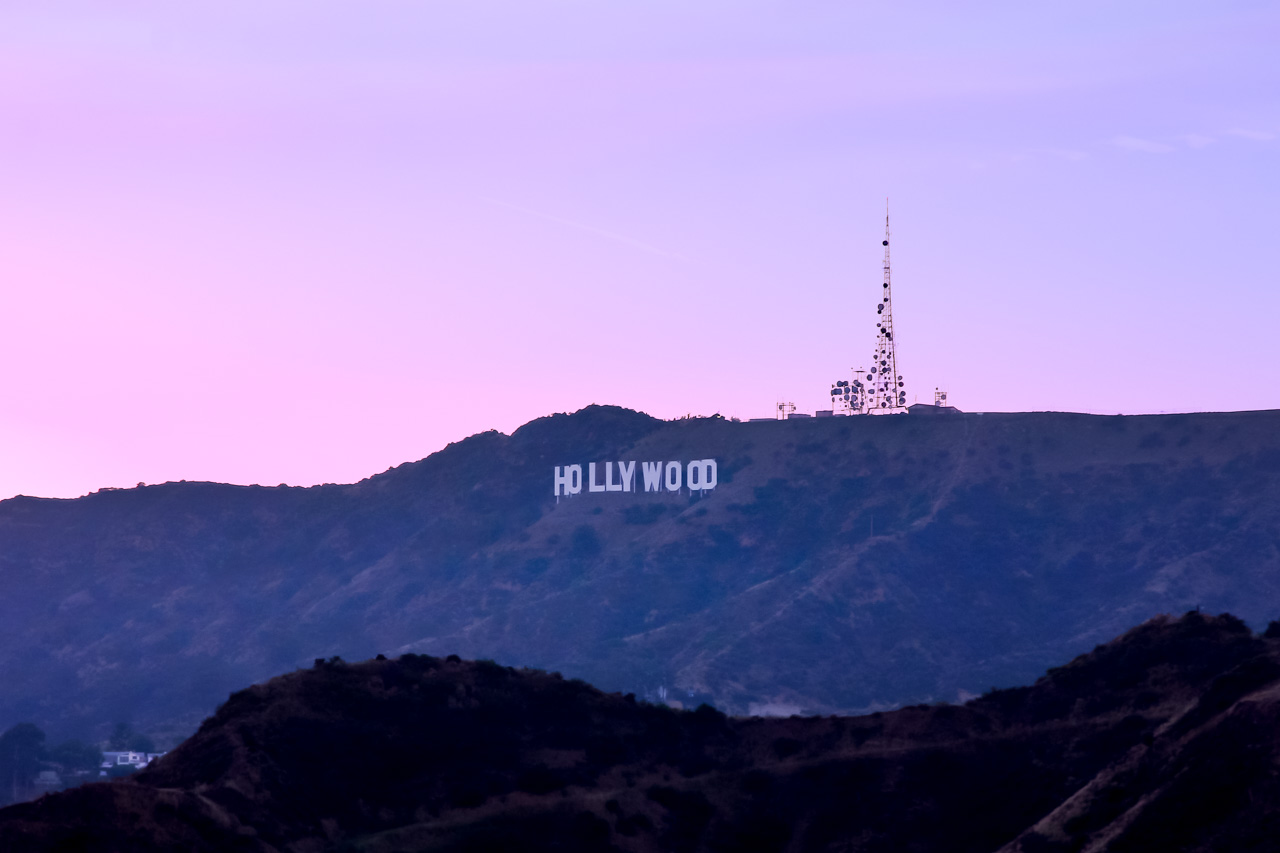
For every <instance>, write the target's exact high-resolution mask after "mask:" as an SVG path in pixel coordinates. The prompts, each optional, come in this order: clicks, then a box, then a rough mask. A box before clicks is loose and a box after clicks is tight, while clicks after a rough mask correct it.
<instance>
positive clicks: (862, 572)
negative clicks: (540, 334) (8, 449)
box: [0, 406, 1280, 737]
mask: <svg viewBox="0 0 1280 853" xmlns="http://www.w3.org/2000/svg"><path fill="white" fill-rule="evenodd" d="M700 459H715V460H717V462H718V483H717V486H716V488H715V489H714V491H710V492H696V493H690V492H688V491H687V489H686V490H682V491H681V492H679V493H673V492H667V491H665V490H664V491H662V492H659V493H656V494H655V493H646V492H628V493H617V492H608V493H590V492H588V491H587V490H585V489H584V490H583V492H582V493H581V494H578V495H575V496H573V497H560V498H559V499H558V500H557V499H556V498H555V497H554V496H553V494H552V485H553V469H554V468H555V467H556V466H564V465H567V464H570V463H574V464H582V465H584V470H585V466H586V464H587V463H590V462H593V461H595V462H604V461H608V460H631V461H639V462H641V463H643V462H644V461H653V460H683V461H689V460H700ZM635 476H636V480H637V483H639V482H640V479H641V476H640V472H639V471H637V472H636V474H635ZM1277 531H1280V412H1273V411H1271V412H1243V413H1228V414H1186V415H1158V416H1129V417H1119V416H1117V417H1103V416H1090V415H1074V414H1057V413H1028V414H991V413H988V414H985V415H978V414H955V415H948V416H945V417H944V416H934V417H928V416H916V415H906V416H899V417H864V418H825V419H811V420H804V421H785V422H768V423H735V422H730V421H727V420H724V419H721V418H694V419H687V420H679V421H660V420H657V419H654V418H651V417H649V416H647V415H644V414H642V413H638V412H633V411H628V410H625V409H619V408H614V407H599V406H596V407H590V408H588V409H585V410H583V411H580V412H577V413H575V414H572V415H554V416H551V417H547V418H541V419H538V420H536V421H533V422H531V423H529V424H527V425H525V426H524V427H522V428H520V429H519V430H517V431H515V432H514V433H513V434H512V435H509V436H508V435H503V434H500V433H497V432H490V433H483V434H480V435H476V436H472V437H471V438H468V439H465V440H463V441H460V442H457V443H455V444H452V445H450V446H449V447H447V448H445V449H444V450H442V451H440V452H438V453H435V454H432V455H431V456H429V457H428V458H426V459H424V460H421V461H419V462H413V463H409V464H405V465H402V466H399V467H397V468H395V469H392V470H390V471H387V472H386V473H383V474H379V475H377V476H375V477H371V478H369V479H367V480H364V481H362V482H360V483H356V484H352V485H340V486H321V487H315V488H287V487H258V486H248V487H243V486H227V485H219V484H212V483H167V484H163V485H155V486H146V487H141V488H136V489H128V490H118V491H104V492H99V493H95V494H92V495H88V496H86V497H83V498H79V499H76V500H45V499H35V498H15V499H12V500H8V501H4V502H0V577H3V578H4V583H5V594H4V596H3V597H0V675H2V676H3V678H4V683H5V684H6V685H8V689H6V691H4V693H3V695H2V696H0V724H4V725H8V724H12V723H13V722H17V721H19V720H32V721H35V722H37V723H39V724H40V725H41V726H42V727H44V728H45V729H46V730H47V731H49V732H50V733H51V735H53V736H55V737H58V736H83V732H84V731H85V728H86V727H89V726H94V725H99V726H100V725H109V724H110V723H111V722H114V721H119V720H127V721H131V722H132V723H133V724H134V726H135V728H137V729H140V730H144V731H150V732H152V733H159V734H163V733H164V731H170V732H173V733H175V734H184V735H185V734H186V733H189V732H190V731H191V730H193V729H194V728H195V725H196V724H197V723H198V721H199V720H200V719H201V718H202V717H204V716H205V715H206V714H208V713H209V711H210V710H211V709H212V708H213V707H215V706H216V705H217V704H218V702H220V701H222V700H223V699H225V697H226V696H227V694H228V693H229V692H230V691H231V690H233V689H235V688H236V687H238V686H240V685H243V684H246V683H251V682H254V681H258V680H261V679H264V678H267V677H269V676H270V675H272V674H273V673H277V672H282V671H287V670H290V669H294V668H297V667H307V666H310V664H311V661H312V660H313V659H314V658H316V657H325V658H328V657H330V656H333V655H341V656H343V657H345V658H348V659H359V658H366V657H371V656H373V655H374V654H375V653H378V652H385V653H387V654H389V655H399V654H402V653H404V652H416V653H427V654H432V655H437V656H439V655H446V654H450V653H457V654H460V655H462V656H464V657H468V658H495V659H500V660H503V661H504V662H507V663H510V664H514V665H519V666H532V667H538V668H543V669H551V670H559V671H562V672H564V673H565V674H566V675H567V676H570V677H580V678H584V679H587V680H589V681H591V682H592V683H595V684H599V685H601V686H602V687H604V688H606V689H610V690H622V691H624V692H634V693H637V694H639V695H641V696H642V697H643V696H645V695H646V694H647V695H650V696H652V695H654V691H656V690H657V688H658V687H659V686H664V687H666V688H667V691H668V693H667V697H668V700H669V701H670V700H673V699H678V700H679V701H681V702H682V703H685V704H698V703H700V702H702V701H709V702H712V703H713V704H714V705H715V706H717V707H718V708H720V709H722V710H725V711H729V712H733V713H751V712H755V713H764V712H774V713H782V714H789V713H792V712H797V711H803V712H806V713H836V712H839V713H853V712H859V711H869V710H875V709H878V708H890V707H895V706H898V705H902V704H909V703H918V702H932V701H938V700H947V701H959V700H962V699H963V698H965V697H967V696H971V695H976V694H979V693H982V692H984V691H985V690H987V689H988V688H989V687H991V686H1007V685H1011V684H1018V683H1026V682H1028V681H1029V680H1031V679H1032V678H1034V677H1035V676H1036V674H1037V673H1039V672H1042V671H1043V670H1044V668H1045V667H1047V666H1049V665H1051V664H1053V663H1054V662H1056V661H1060V660H1063V659H1065V658H1067V657H1070V656H1071V655H1074V654H1078V653H1080V652H1083V651H1085V650H1087V649H1088V648H1090V647H1092V646H1093V645H1095V644H1097V643H1098V642H1101V641H1103V640H1105V639H1106V638H1108V637H1112V636H1115V635H1117V634H1119V633H1120V632H1121V631H1123V630H1125V628H1126V627H1127V626H1129V625H1133V624H1136V623H1138V622H1141V621H1142V620H1144V619H1147V618H1149V617H1151V616H1153V615H1155V614H1158V613H1164V612H1184V611H1186V610H1190V609H1193V608H1196V607H1203V608H1205V609H1207V610H1211V611H1214V612H1220V611H1230V612H1233V613H1236V614H1237V615H1239V616H1240V617H1241V618H1243V619H1244V620H1246V621H1247V622H1248V623H1250V624H1253V625H1254V626H1256V627H1261V626H1262V625H1263V624H1265V623H1266V621H1267V620H1268V619H1270V618H1271V617H1272V616H1274V615H1275V614H1276V613H1277V612H1280V571H1278V570H1280V533H1278V532H1277ZM166 727H167V728H166Z"/></svg>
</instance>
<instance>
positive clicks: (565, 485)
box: [553, 459, 717, 497]
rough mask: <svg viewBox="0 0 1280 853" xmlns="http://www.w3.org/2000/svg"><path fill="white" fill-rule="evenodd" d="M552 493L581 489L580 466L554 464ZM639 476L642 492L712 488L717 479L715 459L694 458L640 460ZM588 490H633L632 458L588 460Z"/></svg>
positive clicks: (633, 467)
mask: <svg viewBox="0 0 1280 853" xmlns="http://www.w3.org/2000/svg"><path fill="white" fill-rule="evenodd" d="M554 476H555V485H554V491H553V494H554V495H555V496H556V497H560V496H561V495H576V494H578V493H579V492H581V491H582V466H581V465H563V466H561V465H557V466H555V470H554ZM640 476H641V480H642V482H643V484H644V490H645V491H646V492H661V491H664V490H665V491H668V492H678V491H680V490H681V489H688V490H689V491H691V492H701V491H704V490H706V489H714V488H715V487H716V482H717V468H716V460H714V459H695V460H694V461H692V462H641V463H640ZM586 485H587V491H588V492H635V491H638V489H637V488H636V463H635V462H588V463H587V482H586Z"/></svg>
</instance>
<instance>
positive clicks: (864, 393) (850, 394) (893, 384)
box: [831, 199, 907, 415]
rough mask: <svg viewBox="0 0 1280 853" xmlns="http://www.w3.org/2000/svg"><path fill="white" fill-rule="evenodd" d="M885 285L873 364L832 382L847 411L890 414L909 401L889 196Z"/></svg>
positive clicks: (878, 310) (840, 405)
mask: <svg viewBox="0 0 1280 853" xmlns="http://www.w3.org/2000/svg"><path fill="white" fill-rule="evenodd" d="M882 245H883V246H884V286H883V287H882V288H881V290H882V293H881V296H880V302H879V303H878V304H877V305H876V314H877V315H879V317H880V322H878V323H876V346H875V352H874V353H873V354H872V356H871V368H870V369H869V370H863V369H862V368H861V367H859V368H858V369H857V370H856V371H855V372H854V374H853V381H852V382H846V381H840V382H837V383H836V384H835V385H833V386H831V401H832V403H834V404H835V407H836V408H837V410H838V411H843V412H844V413H846V414H851V415H853V414H870V413H875V414H889V413H895V412H899V411H901V410H902V409H903V408H904V407H905V406H906V405H907V391H906V387H905V383H904V382H903V381H902V375H901V374H900V373H898V355H897V352H896V350H895V348H894V341H893V288H892V287H891V286H890V280H889V200H888V199H885V200H884V242H883V244H882Z"/></svg>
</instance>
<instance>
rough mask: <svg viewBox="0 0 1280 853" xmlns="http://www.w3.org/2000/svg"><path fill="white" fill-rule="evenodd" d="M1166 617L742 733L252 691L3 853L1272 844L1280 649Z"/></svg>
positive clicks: (294, 686)
mask: <svg viewBox="0 0 1280 853" xmlns="http://www.w3.org/2000/svg"><path fill="white" fill-rule="evenodd" d="M1271 633H1273V632H1269V635H1268V638H1260V637H1256V636H1254V635H1253V634H1251V633H1250V631H1249V630H1248V629H1247V627H1245V626H1244V625H1243V623H1241V622H1240V621H1239V620H1237V619H1235V618H1233V617H1230V616H1221V617H1213V618H1210V617H1204V616H1201V615H1200V614H1198V613H1190V614H1188V615H1187V616H1185V617H1183V618H1182V619H1179V620H1173V619H1169V618H1160V619H1156V620H1153V621H1151V622H1149V623H1147V624H1145V625H1143V626H1141V627H1139V628H1137V629H1134V630H1133V631H1131V632H1129V633H1128V634H1126V635H1125V636H1123V637H1121V638H1120V639H1118V640H1116V641H1114V642H1112V643H1108V644H1106V645H1104V646H1101V647H1099V648H1097V649H1095V650H1094V651H1092V652H1090V653H1089V654H1087V655H1084V656H1082V657H1080V658H1079V659H1077V660H1075V661H1072V662H1071V663H1070V664H1068V665H1067V666H1064V667H1061V668H1058V669H1053V670H1050V671H1049V673H1048V674H1047V675H1046V676H1044V677H1042V678H1041V679H1040V680H1038V681H1037V682H1036V683H1035V684H1034V685H1033V686H1031V687H1024V688H1018V689H1012V690H1004V691H997V692H994V693H991V694H989V695H987V696H985V697H982V698H980V699H977V700H974V701H971V702H969V703H968V704H966V705H964V706H956V705H937V706H917V707H911V708H904V709H901V710H898V711H893V712H888V713H875V714H872V715H869V716H864V717H854V718H839V717H825V718H820V717H809V718H800V717H796V718H791V719H779V718H773V719H735V718H727V717H725V716H723V715H721V714H719V713H718V712H716V711H714V710H712V709H710V708H706V707H702V708H699V709H698V710H697V711H684V712H678V711H673V710H670V709H668V708H664V707H659V706H652V705H645V704H643V703H637V702H636V701H635V699H634V697H631V696H622V695H619V694H604V693H601V692H599V691H597V690H595V689H593V688H591V687H589V686H587V685H586V684H583V683H581V682H574V681H566V680H564V679H562V678H561V677H560V676H558V675H555V674H547V673H543V672H536V671H517V670H513V669H509V668H506V667H503V666H500V665H498V664H495V663H492V662H483V661H482V662H476V663H468V662H462V661H459V660H457V659H449V660H442V659H439V658H432V657H425V656H419V655H407V656H404V657H402V658H400V659H399V660H394V661H393V660H380V661H377V660H376V661H370V662H367V663H363V664H357V665H347V664H341V663H328V664H317V665H316V666H315V667H314V668H313V669H310V670H305V671H300V672H295V673H292V674H290V675H285V676H282V677H279V678H276V679H273V680H271V681H269V682H267V683H265V684H262V685H258V686H255V687H252V688H249V689H247V690H244V691H241V692H238V693H236V694H235V695H233V696H232V697H231V698H230V699H229V700H228V701H227V702H226V703H225V704H224V705H223V706H222V707H221V708H220V709H219V710H218V712H217V713H216V714H215V715H214V716H213V717H212V718H210V719H209V720H207V721H206V722H205V723H204V725H203V726H201V728H200V730H199V732H198V733H197V734H196V735H195V736H193V737H192V738H191V739H190V740H188V741H187V742H186V743H184V744H183V745H182V746H181V747H179V748H178V749H177V750H175V751H174V752H172V753H170V754H169V755H167V756H165V757H164V758H163V759H160V760H159V761H158V762H156V764H155V765H154V766H153V767H151V768H149V769H147V770H145V771H143V772H142V773H140V774H138V775H136V776H135V777H133V778H132V779H130V780H127V781H121V782H116V783H103V784H98V785H90V786H86V787H83V788H79V789H75V790H72V791H67V792H63V793H59V794H53V795H49V796H46V797H44V798H43V799H41V800H38V801H36V802H34V803H27V804H22V805H18V806H12V807H10V808H7V809H3V810H0V839H3V841H4V849H5V851H6V853H27V851H43V850H50V849H59V850H66V849H76V850H81V851H84V853H99V852H101V853H107V851H126V850H127V851H139V853H146V852H147V851H183V853H189V851H229V850H240V851H246V853H248V851H254V853H268V851H286V850H288V851H299V853H301V851H314V852H315V853H320V851H329V850H335V851H337V850H342V851H365V853H392V852H393V851H395V852H396V853H410V851H423V852H424V853H425V851H441V852H443V851H481V850H521V851H531V853H538V851H553V850H556V851H635V853H641V851H655V853H656V851H679V853H695V851H697V853H701V851H707V853H710V851H757V853H781V851H784V850H788V851H834V850H841V851H859V853H879V851H885V853H888V851H900V850H913V851H918V853H930V851H939V853H942V851H946V853H968V851H973V853H979V851H987V852H988V853H994V851H1002V853H1056V851H1062V853H1065V851H1079V850H1091V851H1103V850H1106V851H1116V852H1117V853H1119V852H1120V851H1147V850H1161V851H1218V850H1250V849H1273V848H1274V844H1275V837H1276V836H1275V830H1276V808H1277V807H1276V803H1278V802H1280V779H1278V778H1277V775H1276V773H1275V772H1274V767H1275V766H1276V764H1277V762H1278V761H1280V738H1277V736H1276V732H1277V731H1280V728H1278V724H1280V639H1274V638H1270V634H1271Z"/></svg>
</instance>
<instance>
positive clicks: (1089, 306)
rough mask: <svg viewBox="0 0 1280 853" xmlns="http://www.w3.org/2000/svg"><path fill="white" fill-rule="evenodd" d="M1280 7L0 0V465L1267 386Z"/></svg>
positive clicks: (228, 464) (6, 468) (68, 486)
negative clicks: (629, 421)
mask: <svg viewBox="0 0 1280 853" xmlns="http://www.w3.org/2000/svg"><path fill="white" fill-rule="evenodd" d="M1277 34H1280V6H1278V5H1277V4H1275V3H1274V2H1231V0H1223V2H1217V3H1212V4H1210V3H1203V2H1196V3H1190V2H1176V0H1174V1H1173V2H1169V0H1164V2H1154V1H1153V2H1131V1H1130V0H1120V2H1115V0H1111V2H1095V0H1077V2H1071V3H1065V2H1045V3H1025V2H995V3H993V2H976V3H965V4H958V3H951V2H910V1H908V2H898V3H882V4H869V3H850V2H848V0H839V2H835V0H832V2H828V1H827V0H788V2H757V0H735V2H720V0H679V2H676V1H675V0H646V2H643V3H641V2H633V1H632V0H591V2H587V0H518V2H517V0H506V1H505V2H496V0H466V2H461V0H459V2H443V1H442V0H414V2H402V0H360V2H355V0H347V1H346V2H334V0H253V2H237V0H218V2H208V0H186V2H183V3H172V2H160V0H151V1H150V2H148V0H122V2H119V3H111V4H104V3H98V2H92V3H91V2H83V0H68V2H61V3H57V4H50V3H37V2H28V0H7V2H5V3H4V4H3V6H0V299H2V300H3V302H2V306H3V307H2V309H0V360H2V362H0V363H2V364H3V371H2V372H0V497H8V496H11V495H15V494H27V495H39V496H49V497H74V496H77V495H81V494H85V493H87V492H90V491H93V490H95V489H98V488H100V487H107V486H111V487H130V486H133V485H134V484H135V483H137V482H147V483H155V482H164V481H169V480H183V479H185V480H216V481H223V482H233V483H245V484H248V483H260V484H264V485H275V484H277V483H289V484H291V485H310V484H314V483H323V482H353V481H356V480H359V479H362V478H364V477H367V476H369V475H372V474H375V473H377V472H379V471H382V470H385V469H387V468H388V467H391V466H394V465H398V464H400V463H402V462H406V461H410V460H414V459H419V458H422V457H423V456H426V455H428V454H429V453H432V452H434V451H436V450H438V449H440V448H441V447H443V446H444V445H445V444H447V443H449V442H451V441H456V440H459V439H461V438H463V437H465V436H467V435H470V434H473V433H476V432H480V431H483V430H488V429H499V430H502V431H503V432H511V431H512V430H514V429H515V428H517V427H518V426H519V425H521V424H523V423H525V422H527V421H529V420H531V419H533V418H536V417H540V416H543V415H546V414H550V413H553V412H562V411H574V410H576V409H579V408H581V407H583V406H586V405H590V404H592V403H604V404H616V405H622V406H627V407H630V408H635V409H640V410H643V411H646V412H649V413H651V414H653V415H655V416H658V417H664V418H672V417H679V416H681V415H684V414H695V415H709V414H712V413H717V412H718V413H721V414H723V415H725V416H736V417H740V418H744V419H745V418H749V417H767V416H769V415H771V414H772V413H773V411H774V408H775V405H776V403H778V402H779V401H783V400H785V401H790V402H794V403H795V404H796V405H797V406H798V407H799V409H800V410H801V411H812V410H815V409H818V408H823V407H829V402H828V401H829V397H828V389H829V388H830V386H831V384H832V383H833V382H834V381H836V380H838V379H847V378H849V377H850V370H851V368H853V367H856V366H858V365H860V364H863V363H868V362H869V357H870V354H871V351H872V347H873V343H874V340H875V331H876V330H875V311H874V307H875V304H876V302H877V301H878V300H879V294H880V277H881V271H880V266H881V240H882V238H883V229H884V214H885V202H886V199H888V201H889V206H890V212H891V223H892V229H893V247H892V248H893V282H894V326H895V330H896V338H897V343H898V354H899V361H900V365H901V370H902V373H903V374H904V376H905V378H906V390H907V392H908V395H909V400H912V401H914V400H916V399H919V400H922V401H932V398H933V391H934V389H935V387H941V388H943V389H945V390H947V391H948V393H949V395H950V400H951V402H952V403H954V404H955V405H956V406H958V407H959V408H961V409H963V410H966V411H1027V410H1060V411H1082V412H1097V413H1107V414H1114V413H1147V412H1166V411H1204V410H1241V409H1265V408H1280V333H1277V331H1276V329H1275V326H1276V324H1277V319H1280V281H1278V278H1280V276H1278V272H1280V240H1277V237H1276V234H1277V224H1278V223H1280V215H1278V214H1280V160H1278V159H1277V157H1278V154H1280V98H1277V97H1276V92H1278V91H1280V63H1277V62H1276V61H1275V60H1274V56H1273V53H1274V43H1275V39H1276V36H1277Z"/></svg>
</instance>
